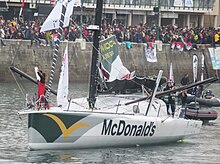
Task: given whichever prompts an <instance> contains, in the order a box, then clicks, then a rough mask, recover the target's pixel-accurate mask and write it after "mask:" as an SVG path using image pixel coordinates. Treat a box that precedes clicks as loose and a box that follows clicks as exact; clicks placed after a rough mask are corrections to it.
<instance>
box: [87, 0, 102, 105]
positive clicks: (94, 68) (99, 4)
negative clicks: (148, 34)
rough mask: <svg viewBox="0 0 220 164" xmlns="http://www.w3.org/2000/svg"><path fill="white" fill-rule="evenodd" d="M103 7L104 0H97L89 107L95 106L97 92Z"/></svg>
mask: <svg viewBox="0 0 220 164" xmlns="http://www.w3.org/2000/svg"><path fill="white" fill-rule="evenodd" d="M102 9H103V0H97V1H96V14H95V25H96V26H98V27H99V29H98V30H95V31H94V35H93V50H92V63H91V73H90V83H89V98H88V102H89V107H90V108H94V106H95V101H96V98H95V94H96V77H97V62H98V54H99V40H100V31H101V21H102Z"/></svg>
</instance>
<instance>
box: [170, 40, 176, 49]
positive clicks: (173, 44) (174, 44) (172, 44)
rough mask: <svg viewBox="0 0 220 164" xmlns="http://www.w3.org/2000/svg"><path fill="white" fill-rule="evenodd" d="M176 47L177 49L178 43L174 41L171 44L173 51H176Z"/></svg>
mask: <svg viewBox="0 0 220 164" xmlns="http://www.w3.org/2000/svg"><path fill="white" fill-rule="evenodd" d="M175 47H176V42H175V41H174V42H172V43H171V49H172V50H174V48H175Z"/></svg>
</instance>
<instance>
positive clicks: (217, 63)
mask: <svg viewBox="0 0 220 164" xmlns="http://www.w3.org/2000/svg"><path fill="white" fill-rule="evenodd" d="M208 49H209V54H210V57H211V61H212V67H213V69H215V70H218V69H220V47H216V48H208Z"/></svg>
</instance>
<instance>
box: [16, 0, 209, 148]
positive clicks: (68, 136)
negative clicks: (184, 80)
mask: <svg viewBox="0 0 220 164" xmlns="http://www.w3.org/2000/svg"><path fill="white" fill-rule="evenodd" d="M62 5H63V7H65V4H62ZM102 6H103V1H102V0H97V4H96V8H97V10H96V19H95V25H96V26H98V27H100V26H101V15H102ZM63 12H64V13H65V10H64V11H63ZM61 18H62V19H61V21H62V20H63V19H64V17H61ZM96 29H97V30H95V31H94V48H93V56H92V64H91V75H90V84H89V97H83V98H76V99H72V100H71V101H69V102H68V103H67V104H68V105H62V106H58V105H60V103H59V102H60V100H61V99H60V98H59V99H58V101H57V102H58V105H57V106H53V107H51V108H50V109H49V110H39V111H38V110H34V108H32V109H30V110H28V111H27V110H26V111H22V112H19V114H23V115H28V136H29V137H28V145H29V148H30V149H34V150H36V149H73V148H96V147H110V146H111V147H112V146H117V147H118V146H135V145H146V144H160V143H168V142H176V141H178V140H182V139H184V138H185V137H189V136H191V135H195V134H198V133H199V132H200V129H201V126H202V122H201V121H196V120H189V119H184V118H181V117H179V115H178V114H177V115H175V117H170V116H167V113H166V104H165V103H164V102H163V101H162V100H161V99H158V98H156V97H157V96H161V95H163V94H167V93H168V92H163V93H156V91H157V87H158V85H159V81H160V78H161V76H162V71H160V72H159V74H158V78H157V81H156V86H155V89H154V91H153V92H152V96H150V98H147V97H143V96H142V95H134V94H129V95H123V94H118V95H113V94H110V95H97V92H96V89H97V87H96V80H97V79H96V76H97V69H98V68H97V65H98V64H97V61H98V50H99V39H98V38H99V35H100V28H96ZM58 43H59V42H58ZM58 43H57V44H58ZM55 51H57V49H56V50H55ZM52 67H54V63H53V65H52ZM17 72H18V71H17ZM51 72H53V71H51ZM64 72H65V71H64ZM52 76H53V75H52ZM61 77H62V76H61ZM51 79H52V78H50V80H51ZM64 79H65V78H64ZM211 80H213V79H211ZM204 82H205V80H204ZM51 84H52V82H51V83H49V89H48V90H47V92H50V91H51V89H50V87H51ZM62 84H63V83H61V85H62ZM198 84H199V83H198ZM198 84H196V85H198ZM190 87H192V86H190ZM183 88H184V87H183ZM183 88H180V89H179V90H181V89H183ZM185 88H187V87H185ZM176 91H178V89H177V90H176ZM48 95H49V94H48Z"/></svg>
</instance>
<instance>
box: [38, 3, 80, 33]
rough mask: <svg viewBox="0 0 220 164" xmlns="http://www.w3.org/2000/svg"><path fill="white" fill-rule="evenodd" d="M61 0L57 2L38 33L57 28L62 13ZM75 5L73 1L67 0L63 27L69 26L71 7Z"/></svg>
mask: <svg viewBox="0 0 220 164" xmlns="http://www.w3.org/2000/svg"><path fill="white" fill-rule="evenodd" d="M62 3H63V1H62V0H59V1H57V4H56V6H55V7H54V8H53V10H52V11H51V13H50V14H49V16H48V17H47V19H46V20H45V22H44V23H43V25H42V27H41V30H40V32H45V31H49V30H53V29H58V28H59V20H60V17H61V11H62ZM74 5H76V3H75V0H68V3H67V9H66V13H65V16H64V24H63V27H67V26H69V21H70V16H71V15H72V12H73V6H74Z"/></svg>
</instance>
